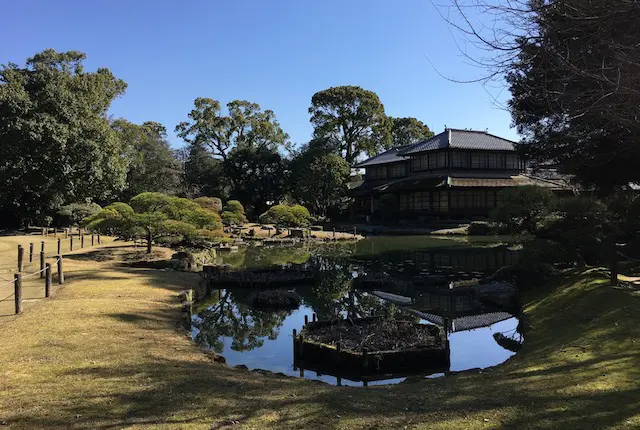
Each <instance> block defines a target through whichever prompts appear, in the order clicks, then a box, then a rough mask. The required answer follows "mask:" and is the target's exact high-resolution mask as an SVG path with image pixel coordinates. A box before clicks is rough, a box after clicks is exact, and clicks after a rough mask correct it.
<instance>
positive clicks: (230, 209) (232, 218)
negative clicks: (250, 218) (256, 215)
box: [220, 200, 247, 225]
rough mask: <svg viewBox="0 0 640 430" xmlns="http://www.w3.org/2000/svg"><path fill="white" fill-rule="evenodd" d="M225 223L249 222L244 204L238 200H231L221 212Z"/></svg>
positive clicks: (239, 223)
mask: <svg viewBox="0 0 640 430" xmlns="http://www.w3.org/2000/svg"><path fill="white" fill-rule="evenodd" d="M220 216H221V218H222V222H223V223H224V225H241V224H244V223H245V222H247V217H246V216H245V214H244V206H242V203H240V202H239V201H237V200H229V201H228V202H227V204H226V205H224V208H222V214H220Z"/></svg>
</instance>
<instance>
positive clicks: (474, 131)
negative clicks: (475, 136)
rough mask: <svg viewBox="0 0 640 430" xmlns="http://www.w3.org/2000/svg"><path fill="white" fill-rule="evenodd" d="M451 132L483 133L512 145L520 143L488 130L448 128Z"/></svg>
mask: <svg viewBox="0 0 640 430" xmlns="http://www.w3.org/2000/svg"><path fill="white" fill-rule="evenodd" d="M448 129H449V130H451V131H466V132H467V133H482V134H486V135H487V136H491V137H495V138H496V139H501V140H506V141H507V142H511V143H518V142H516V141H515V140H511V139H507V138H504V137H502V136H498V135H496V134H493V133H489V131H488V130H472V129H468V130H466V129H463V128H448Z"/></svg>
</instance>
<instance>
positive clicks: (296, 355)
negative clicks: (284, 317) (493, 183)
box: [293, 328, 298, 361]
mask: <svg viewBox="0 0 640 430" xmlns="http://www.w3.org/2000/svg"><path fill="white" fill-rule="evenodd" d="M296 337H298V330H296V329H295V328H294V329H293V360H294V361H295V360H296V358H298V354H297V352H298V351H297V349H298V348H296V346H297V345H298V344H297V340H298V339H296Z"/></svg>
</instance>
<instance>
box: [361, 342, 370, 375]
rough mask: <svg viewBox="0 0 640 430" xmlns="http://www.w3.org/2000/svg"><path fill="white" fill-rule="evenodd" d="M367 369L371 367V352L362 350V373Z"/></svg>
mask: <svg viewBox="0 0 640 430" xmlns="http://www.w3.org/2000/svg"><path fill="white" fill-rule="evenodd" d="M367 367H369V351H368V350H367V349H366V348H362V371H363V372H364V371H365V370H367Z"/></svg>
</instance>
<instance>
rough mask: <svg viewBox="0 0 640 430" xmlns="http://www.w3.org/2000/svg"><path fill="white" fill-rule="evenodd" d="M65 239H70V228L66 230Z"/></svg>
mask: <svg viewBox="0 0 640 430" xmlns="http://www.w3.org/2000/svg"><path fill="white" fill-rule="evenodd" d="M64 238H65V239H67V238H69V229H68V228H65V229H64Z"/></svg>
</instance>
